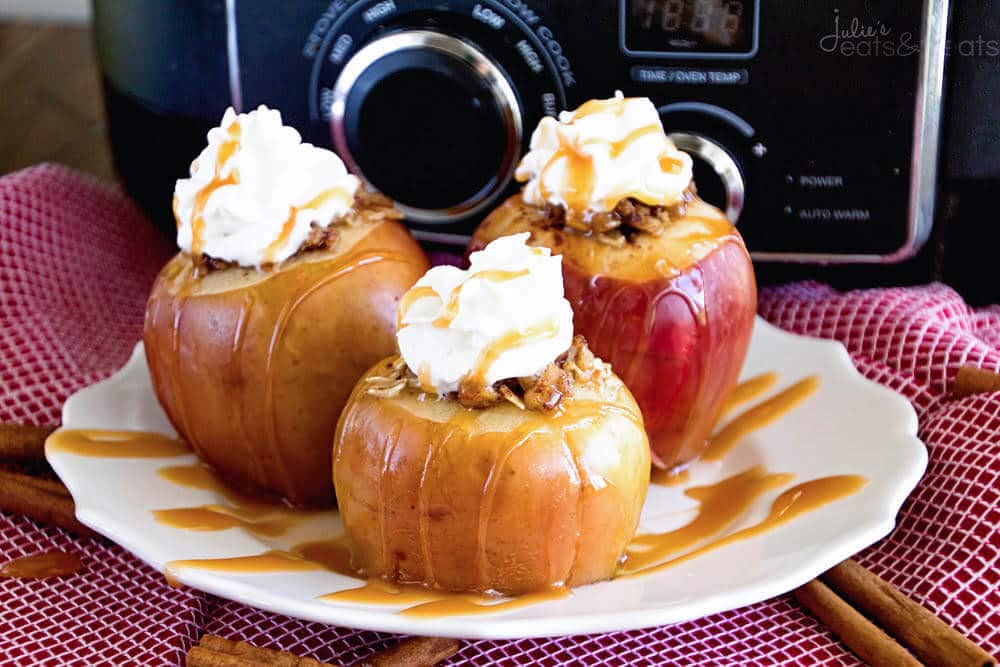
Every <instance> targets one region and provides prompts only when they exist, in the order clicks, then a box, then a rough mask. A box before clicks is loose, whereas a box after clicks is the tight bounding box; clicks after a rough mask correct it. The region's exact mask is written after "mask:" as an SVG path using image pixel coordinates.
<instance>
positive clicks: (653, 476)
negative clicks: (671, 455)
mask: <svg viewBox="0 0 1000 667" xmlns="http://www.w3.org/2000/svg"><path fill="white" fill-rule="evenodd" d="M690 479H691V471H690V470H687V469H684V470H673V469H671V470H662V469H660V468H654V469H653V470H652V471H650V473H649V483H650V484H656V485H658V486H684V485H685V484H687V483H688V481H689V480H690Z"/></svg>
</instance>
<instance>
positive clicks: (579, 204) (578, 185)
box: [538, 147, 597, 213]
mask: <svg viewBox="0 0 1000 667" xmlns="http://www.w3.org/2000/svg"><path fill="white" fill-rule="evenodd" d="M560 161H563V162H565V163H566V171H567V173H568V175H569V179H568V180H569V183H568V186H567V193H566V196H565V197H564V199H565V201H566V208H567V213H569V212H574V213H575V212H577V211H584V210H586V208H587V206H588V205H589V204H590V198H591V196H592V195H593V193H594V185H595V183H596V180H597V171H596V169H595V168H594V158H593V156H592V155H589V154H587V153H580V152H578V151H577V150H575V149H573V148H567V147H563V148H560V149H559V150H557V151H556V152H555V153H553V154H552V157H551V158H549V161H548V162H546V163H545V166H544V167H542V170H541V172H540V173H539V174H538V192H539V194H540V195H541V196H542V198H543V199H545V200H547V201H552V199H553V193H552V191H550V190H549V189H548V188H546V187H545V177H546V175H547V174H548V173H549V170H550V169H552V168H553V167H554V166H555V165H557V164H558V163H559V162H560Z"/></svg>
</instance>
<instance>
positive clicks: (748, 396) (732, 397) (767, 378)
mask: <svg viewBox="0 0 1000 667" xmlns="http://www.w3.org/2000/svg"><path fill="white" fill-rule="evenodd" d="M777 382H778V374H777V373H773V372H771V373H761V374H760V375H755V376H753V377H752V378H750V379H748V380H744V381H743V382H740V383H739V384H738V385H736V386H735V387H734V388H733V390H732V391H731V392H729V396H728V398H726V402H725V404H724V405H723V407H722V415H726V414H729V413H730V412H732V411H733V409H734V408H736V407H737V406H740V405H743V404H744V403H746V402H748V401H752V400H753V399H755V398H757V397H758V396H760V395H761V394H763V393H765V392H767V391H768V390H770V389H771V387H773V386H774V385H775V384H777ZM720 416H721V415H720Z"/></svg>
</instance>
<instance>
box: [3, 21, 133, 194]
mask: <svg viewBox="0 0 1000 667" xmlns="http://www.w3.org/2000/svg"><path fill="white" fill-rule="evenodd" d="M0 91H2V92H0V174H5V173H8V172H11V171H16V170H18V169H22V168H24V167H28V166H31V165H33V164H38V163H39V162H61V163H63V164H67V165H69V166H71V167H74V168H76V169H80V170H81V171H86V172H89V173H91V174H94V175H96V176H98V177H100V178H103V179H108V180H110V179H113V178H114V170H113V168H112V164H111V151H110V148H109V147H108V135H107V125H106V123H105V120H104V102H103V100H102V99H101V90H100V75H99V73H98V68H97V61H96V59H95V56H94V46H93V43H92V41H91V34H90V30H89V29H88V28H86V27H82V26H63V25H51V24H41V23H0Z"/></svg>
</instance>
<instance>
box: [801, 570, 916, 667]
mask: <svg viewBox="0 0 1000 667" xmlns="http://www.w3.org/2000/svg"><path fill="white" fill-rule="evenodd" d="M792 596H793V597H794V598H795V599H796V600H798V602H799V604H801V605H802V606H803V607H805V608H806V609H808V610H809V611H810V612H812V614H813V615H814V616H816V617H817V618H818V619H819V620H820V621H822V622H823V623H824V624H825V625H826V626H827V627H828V628H830V630H831V631H832V632H833V634H835V635H837V637H839V638H840V640H841V641H842V642H844V644H846V645H847V647H848V648H850V649H851V650H852V651H854V652H855V653H856V654H857V655H858V657H859V658H861V659H862V660H864V661H865V662H867V663H868V664H870V665H899V666H901V667H920V663H919V662H918V661H917V660H916V659H915V658H914V657H913V656H912V655H910V653H909V652H907V650H906V649H905V648H903V647H902V646H900V645H899V644H898V643H896V641H895V640H894V639H893V638H892V637H890V636H889V635H887V634H885V632H883V631H882V630H880V629H879V628H878V627H877V626H875V625H874V624H873V623H872V622H871V621H869V620H868V619H867V618H865V617H864V616H862V615H861V614H860V613H859V612H858V611H857V610H856V609H855V608H854V607H852V606H851V605H849V604H847V603H846V602H844V601H843V600H842V599H840V597H838V596H837V594H836V593H834V592H833V591H832V590H830V589H829V588H828V587H827V586H826V584H824V583H823V582H821V581H820V580H818V579H813V580H812V581H810V582H809V583H807V584H806V585H804V586H801V587H799V588H797V589H795V590H794V591H792Z"/></svg>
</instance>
